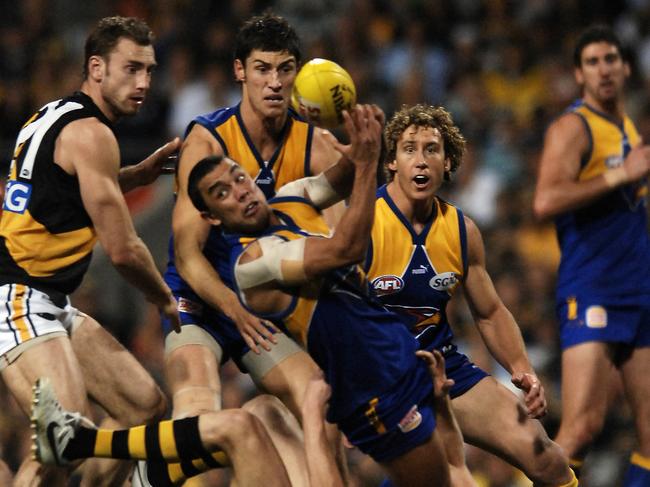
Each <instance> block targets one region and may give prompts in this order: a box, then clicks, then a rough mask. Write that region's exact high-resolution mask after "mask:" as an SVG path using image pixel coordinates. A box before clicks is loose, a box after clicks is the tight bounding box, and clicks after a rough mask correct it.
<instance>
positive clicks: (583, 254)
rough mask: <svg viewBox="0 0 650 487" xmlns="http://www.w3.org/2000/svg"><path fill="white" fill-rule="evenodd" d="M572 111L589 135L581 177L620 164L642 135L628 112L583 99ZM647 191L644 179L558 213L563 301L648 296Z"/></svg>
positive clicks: (560, 298) (624, 299) (632, 299)
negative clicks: (613, 113) (616, 115)
mask: <svg viewBox="0 0 650 487" xmlns="http://www.w3.org/2000/svg"><path fill="white" fill-rule="evenodd" d="M569 111H571V112H573V113H575V114H577V115H578V116H579V117H580V119H581V120H582V122H583V123H584V126H585V130H586V131H587V134H588V136H589V150H588V152H587V154H586V155H585V156H584V158H583V160H582V161H581V163H580V165H581V167H580V173H579V180H581V181H584V180H588V179H591V178H594V177H597V176H599V175H601V174H603V173H604V172H605V171H608V170H609V169H612V168H615V167H618V166H620V165H621V164H622V163H623V160H624V159H625V157H626V156H627V154H628V153H629V151H630V150H631V148H632V147H634V146H635V145H637V144H639V142H640V140H641V139H640V137H639V134H638V132H637V130H636V128H635V126H634V124H633V123H632V121H631V120H630V119H629V118H628V117H627V116H626V117H625V118H624V120H623V122H622V123H619V122H617V121H616V120H613V119H611V118H610V117H609V116H608V115H606V114H604V113H600V112H598V111H597V110H595V109H594V108H592V107H590V106H589V105H587V104H585V103H584V102H583V101H581V100H580V101H578V102H576V103H575V104H574V105H573V106H572V107H571V108H570V109H569ZM646 194H647V184H646V181H645V180H643V181H640V182H637V183H633V184H629V185H626V186H623V187H620V188H618V189H616V190H613V191H610V192H608V193H606V194H605V195H603V196H602V197H601V198H600V199H598V200H597V201H595V202H593V203H591V204H590V205H588V206H586V207H583V208H580V209H578V210H575V211H570V212H567V213H564V214H562V215H559V216H558V217H557V218H556V226H557V234H558V240H559V243H560V248H561V250H562V258H561V261H560V269H559V273H558V286H557V297H558V301H559V302H560V303H563V302H565V301H566V300H567V299H572V298H577V299H580V298H582V299H584V298H595V299H599V300H602V302H603V304H627V303H631V304H636V303H637V302H638V298H637V297H638V296H639V295H641V296H645V297H646V298H645V299H646V300H647V299H650V278H649V276H650V237H649V236H648V230H647V227H646V221H647V208H646V201H645V196H646Z"/></svg>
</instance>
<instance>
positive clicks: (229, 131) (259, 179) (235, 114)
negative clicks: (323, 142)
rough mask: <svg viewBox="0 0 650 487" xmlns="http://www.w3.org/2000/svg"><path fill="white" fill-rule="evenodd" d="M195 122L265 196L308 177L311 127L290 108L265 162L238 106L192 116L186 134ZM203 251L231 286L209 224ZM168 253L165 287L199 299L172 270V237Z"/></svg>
mask: <svg viewBox="0 0 650 487" xmlns="http://www.w3.org/2000/svg"><path fill="white" fill-rule="evenodd" d="M195 124H199V125H202V126H203V127H205V128H206V129H207V130H208V131H209V132H210V133H211V134H212V135H214V137H215V138H216V139H217V140H218V141H219V144H220V145H221V147H222V148H223V151H224V153H225V155H226V156H228V157H230V158H231V159H233V160H234V161H236V162H237V163H238V164H240V165H241V167H242V168H244V170H245V171H246V172H247V173H248V174H249V175H250V176H251V177H252V178H254V179H255V182H256V183H257V185H258V186H259V187H260V188H261V189H262V192H263V193H264V195H265V196H266V197H267V198H272V197H273V196H274V195H275V192H276V190H277V189H278V188H280V187H281V186H283V185H284V184H286V183H289V182H291V181H295V180H296V179H300V178H303V177H307V176H311V170H310V157H311V142H312V137H313V131H314V127H313V126H312V125H309V124H308V123H306V122H304V121H302V120H301V119H300V117H299V116H298V115H297V114H296V112H294V111H293V110H289V114H288V117H287V122H286V124H285V126H284V129H283V130H282V136H281V138H282V142H281V143H280V145H279V146H278V148H277V150H276V151H275V153H274V154H273V156H272V157H271V159H270V160H269V161H264V160H263V159H262V157H261V156H260V154H259V152H258V151H257V149H256V148H255V146H254V145H253V143H252V142H251V140H250V137H249V135H248V132H247V131H246V128H245V127H244V123H243V122H242V119H241V113H240V105H236V106H233V107H228V108H221V109H219V110H216V111H215V112H212V113H208V114H206V115H200V116H198V117H196V118H195V119H194V120H193V121H192V122H191V123H190V125H189V126H188V128H187V130H186V136H187V134H188V133H189V132H190V130H191V129H192V127H193V126H194V125H195ZM203 253H204V255H205V257H206V258H207V259H208V261H210V263H211V264H212V265H213V266H214V268H215V269H217V271H218V272H219V275H220V276H221V279H222V280H223V282H224V284H226V285H227V286H229V287H232V285H231V284H232V280H231V278H230V269H229V267H228V265H227V264H228V262H227V255H228V251H227V250H226V249H225V248H224V246H223V242H222V239H221V236H220V230H219V229H218V228H216V227H213V228H212V230H211V231H210V235H209V237H208V241H207V242H206V244H205V246H204V250H203ZM168 254H169V260H168V264H167V270H166V272H165V281H166V282H167V284H168V285H169V287H170V288H171V289H172V291H174V292H180V293H183V294H184V295H186V296H191V297H192V298H193V299H199V300H200V298H199V297H198V296H196V294H195V293H194V292H193V291H192V290H191V289H190V287H189V286H188V285H187V283H185V281H184V280H183V279H182V278H181V276H180V274H179V273H178V270H177V269H176V265H175V262H174V242H173V237H172V239H171V240H170V245H169V252H168ZM224 318H225V316H224Z"/></svg>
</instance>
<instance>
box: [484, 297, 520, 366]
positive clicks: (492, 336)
mask: <svg viewBox="0 0 650 487" xmlns="http://www.w3.org/2000/svg"><path fill="white" fill-rule="evenodd" d="M477 326H478V329H479V332H480V333H481V336H482V338H483V341H484V342H485V345H486V347H487V348H488V350H489V351H490V353H491V354H492V356H493V357H494V358H495V359H496V361H497V362H498V363H499V364H500V365H501V366H502V367H503V368H504V369H506V370H507V371H508V372H509V373H510V374H513V373H515V372H532V371H533V368H532V366H531V365H530V361H529V360H528V354H527V353H526V347H525V345H524V340H523V337H522V336H521V331H520V330H519V326H518V325H517V323H516V321H515V319H514V318H513V316H512V314H511V313H510V312H509V311H508V310H507V309H506V308H505V306H501V307H499V308H498V309H497V310H495V311H494V312H493V313H492V314H491V315H490V317H489V318H486V319H479V320H478V321H477Z"/></svg>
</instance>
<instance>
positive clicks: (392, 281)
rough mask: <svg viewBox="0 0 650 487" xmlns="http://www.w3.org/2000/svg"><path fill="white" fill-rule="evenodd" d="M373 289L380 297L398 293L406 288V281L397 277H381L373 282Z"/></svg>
mask: <svg viewBox="0 0 650 487" xmlns="http://www.w3.org/2000/svg"><path fill="white" fill-rule="evenodd" d="M371 284H372V287H373V289H374V290H375V293H377V295H379V296H384V295H386V294H394V293H398V292H400V291H401V290H402V288H403V287H404V281H403V280H402V278H401V277H397V276H390V275H389V276H379V277H378V278H376V279H375V280H374V281H372V283H371Z"/></svg>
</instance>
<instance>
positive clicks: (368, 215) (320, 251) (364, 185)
mask: <svg viewBox="0 0 650 487" xmlns="http://www.w3.org/2000/svg"><path fill="white" fill-rule="evenodd" d="M344 117H345V127H346V130H347V132H348V134H349V136H350V145H347V146H344V145H342V144H339V143H338V142H337V149H338V150H339V152H341V153H342V154H343V156H344V157H345V158H347V159H348V160H349V161H351V163H353V164H354V183H353V189H352V194H351V196H350V203H349V207H348V208H347V210H346V211H345V214H344V215H343V218H342V219H341V221H340V222H339V224H338V225H337V228H336V230H335V232H334V234H333V236H332V237H331V238H322V237H307V238H301V239H297V240H291V241H288V242H286V241H284V240H283V239H280V238H276V237H265V238H262V239H260V240H257V241H256V242H255V243H253V244H251V245H249V246H248V247H247V249H246V250H245V251H244V253H243V254H242V256H241V257H240V259H239V261H238V262H237V265H236V267H235V275H236V277H237V282H238V284H239V287H240V289H241V290H242V291H244V292H246V291H247V290H251V289H253V288H258V287H259V286H260V285H263V284H266V283H269V282H272V281H275V282H278V283H280V284H283V285H296V284H301V283H304V282H306V281H308V280H310V279H311V278H313V277H315V276H318V275H321V274H324V273H326V272H328V271H330V270H333V269H336V268H339V267H342V266H346V265H350V264H354V263H357V262H359V261H361V260H362V259H363V257H364V255H365V251H366V247H367V244H368V240H369V239H370V230H371V228H372V221H373V217H374V207H375V206H374V203H375V190H376V185H377V182H376V180H375V178H374V174H375V171H376V168H377V160H378V158H379V152H380V148H381V129H382V128H381V124H380V123H379V120H377V118H376V117H374V116H373V108H371V107H369V106H367V105H357V106H356V107H355V108H354V109H353V110H352V113H347V112H345V113H344ZM368 174H372V175H373V177H368ZM248 294H250V293H247V296H246V299H247V301H248V302H249V304H250V298H251V296H250V295H248Z"/></svg>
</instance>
